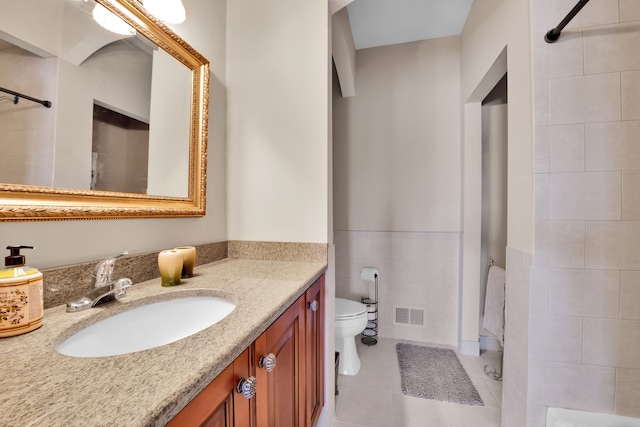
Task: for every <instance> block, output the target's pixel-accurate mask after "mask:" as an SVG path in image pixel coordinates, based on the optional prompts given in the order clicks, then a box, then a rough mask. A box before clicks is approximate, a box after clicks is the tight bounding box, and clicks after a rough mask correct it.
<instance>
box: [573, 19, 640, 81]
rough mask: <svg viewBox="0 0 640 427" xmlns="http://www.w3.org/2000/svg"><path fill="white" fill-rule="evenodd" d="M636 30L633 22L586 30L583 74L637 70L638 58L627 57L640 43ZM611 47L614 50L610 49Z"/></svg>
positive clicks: (636, 26) (638, 66) (638, 33)
mask: <svg viewBox="0 0 640 427" xmlns="http://www.w3.org/2000/svg"><path fill="white" fill-rule="evenodd" d="M638 29H639V28H638V23H637V22H635V23H629V24H616V25H608V26H604V27H594V28H592V29H590V30H588V32H587V33H586V34H585V37H584V72H585V74H597V73H607V72H611V71H627V70H637V69H639V68H640V57H639V56H638V55H629V52H630V51H633V50H634V49H637V46H638V43H640V31H638ZM612 46H615V48H614V49H612ZM581 56H582V55H581Z"/></svg>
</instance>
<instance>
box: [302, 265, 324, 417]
mask: <svg viewBox="0 0 640 427" xmlns="http://www.w3.org/2000/svg"><path fill="white" fill-rule="evenodd" d="M314 301H315V302H316V303H317V305H316V306H315V310H314ZM324 316H325V308H324V275H322V276H320V278H319V279H318V280H316V281H315V283H314V284H313V285H311V287H310V288H309V289H307V292H306V293H305V319H304V324H305V334H304V337H305V351H304V357H303V360H304V363H305V369H304V372H305V398H306V405H305V406H306V409H305V417H306V418H305V423H304V424H303V425H304V426H309V427H310V426H312V425H314V424H315V423H316V421H318V418H319V417H320V412H321V411H322V407H323V406H324V321H325V320H324V319H325V317H324Z"/></svg>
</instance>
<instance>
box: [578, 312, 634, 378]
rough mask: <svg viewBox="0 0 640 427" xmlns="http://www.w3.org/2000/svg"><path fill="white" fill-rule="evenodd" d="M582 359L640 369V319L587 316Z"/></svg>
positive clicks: (593, 362) (600, 363)
mask: <svg viewBox="0 0 640 427" xmlns="http://www.w3.org/2000/svg"><path fill="white" fill-rule="evenodd" d="M582 361H583V363H587V364H592V365H601V366H615V367H619V368H633V369H640V321H638V320H618V319H592V318H588V317H585V318H584V346H583V349H582Z"/></svg>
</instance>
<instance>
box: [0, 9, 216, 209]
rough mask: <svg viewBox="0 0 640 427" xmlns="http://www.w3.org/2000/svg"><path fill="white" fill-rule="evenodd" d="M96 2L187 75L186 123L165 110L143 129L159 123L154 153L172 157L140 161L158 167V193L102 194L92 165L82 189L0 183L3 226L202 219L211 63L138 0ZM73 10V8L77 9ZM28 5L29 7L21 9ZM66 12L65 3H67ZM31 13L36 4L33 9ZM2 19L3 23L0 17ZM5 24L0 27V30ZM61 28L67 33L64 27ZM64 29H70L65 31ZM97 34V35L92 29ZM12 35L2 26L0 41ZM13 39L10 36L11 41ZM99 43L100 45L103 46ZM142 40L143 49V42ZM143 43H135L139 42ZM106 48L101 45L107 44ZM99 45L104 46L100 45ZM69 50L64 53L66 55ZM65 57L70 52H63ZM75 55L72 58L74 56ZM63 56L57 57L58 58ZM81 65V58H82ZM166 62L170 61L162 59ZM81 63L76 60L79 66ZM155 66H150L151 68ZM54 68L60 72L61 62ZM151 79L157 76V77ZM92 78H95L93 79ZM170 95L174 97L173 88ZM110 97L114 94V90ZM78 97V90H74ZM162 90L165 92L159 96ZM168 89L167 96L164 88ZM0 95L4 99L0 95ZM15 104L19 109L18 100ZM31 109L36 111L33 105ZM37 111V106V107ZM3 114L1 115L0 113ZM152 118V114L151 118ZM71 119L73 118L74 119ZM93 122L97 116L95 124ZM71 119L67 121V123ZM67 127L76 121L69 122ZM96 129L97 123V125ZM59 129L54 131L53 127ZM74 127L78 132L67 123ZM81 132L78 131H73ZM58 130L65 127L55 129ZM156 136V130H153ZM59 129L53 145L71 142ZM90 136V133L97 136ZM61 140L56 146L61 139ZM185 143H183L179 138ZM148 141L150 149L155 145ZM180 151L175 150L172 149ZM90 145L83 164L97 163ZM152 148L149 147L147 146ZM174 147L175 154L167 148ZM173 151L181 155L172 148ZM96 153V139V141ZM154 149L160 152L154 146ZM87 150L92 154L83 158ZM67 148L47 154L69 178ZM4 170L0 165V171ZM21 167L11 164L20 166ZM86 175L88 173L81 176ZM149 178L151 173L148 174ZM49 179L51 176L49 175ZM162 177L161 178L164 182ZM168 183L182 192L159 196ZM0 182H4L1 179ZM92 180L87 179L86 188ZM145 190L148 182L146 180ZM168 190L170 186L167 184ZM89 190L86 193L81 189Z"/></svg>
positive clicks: (70, 163) (71, 164)
mask: <svg viewBox="0 0 640 427" xmlns="http://www.w3.org/2000/svg"><path fill="white" fill-rule="evenodd" d="M65 1H69V2H72V1H75V0H65ZM92 1H94V2H95V3H96V4H101V5H102V6H104V7H105V8H106V9H108V10H109V11H111V12H113V13H114V14H115V15H116V16H117V17H119V18H120V19H122V20H123V21H125V22H126V23H128V24H129V25H130V26H131V27H133V28H134V29H135V31H136V32H137V33H139V34H141V35H142V36H144V38H145V42H144V43H147V44H150V45H151V46H152V48H151V49H155V50H156V51H157V52H160V53H161V54H162V55H163V57H166V58H169V60H170V61H172V62H174V65H172V66H173V67H174V68H175V67H176V66H175V64H179V67H180V68H182V67H186V68H185V69H186V72H184V75H185V76H186V77H185V82H186V83H185V84H184V85H183V86H185V87H186V88H187V89H186V90H185V91H184V92H188V91H189V90H188V88H190V93H188V94H185V95H182V94H180V95H179V98H181V100H182V103H181V105H184V110H185V112H184V113H182V114H181V116H182V117H183V118H184V121H185V122H188V123H185V124H179V123H177V122H176V123H175V126H174V123H172V120H173V116H174V115H175V116H176V117H177V116H180V114H179V113H178V112H176V111H175V110H172V107H171V108H166V107H165V108H164V109H165V110H167V111H168V112H169V114H170V116H169V117H166V116H164V117H163V118H161V119H160V120H155V121H154V122H153V123H154V124H152V125H149V124H148V123H147V125H148V129H149V133H151V134H152V133H153V129H154V126H156V124H157V128H156V129H160V130H161V131H160V132H161V133H163V137H164V141H163V142H164V144H165V145H164V146H162V148H161V149H160V150H159V151H162V152H166V153H171V154H170V155H167V156H165V157H167V158H168V159H164V160H158V161H156V158H155V157H153V156H152V155H151V151H150V152H149V157H148V159H145V162H148V163H149V164H150V166H149V167H150V168H151V167H152V166H151V164H154V165H155V166H153V167H155V172H154V173H155V176H156V177H157V179H156V182H155V189H154V190H151V188H154V187H153V186H152V185H151V184H149V187H148V189H149V190H148V191H146V190H142V191H133V192H124V191H121V190H118V189H116V190H110V189H108V188H107V189H106V190H99V189H93V188H99V187H94V185H93V176H94V170H93V169H91V168H92V167H93V166H87V167H86V168H85V170H84V172H83V175H82V184H79V185H77V186H76V185H73V184H71V185H67V184H66V182H72V181H66V182H65V181H64V180H60V182H62V184H60V183H57V184H54V183H53V182H55V180H53V182H52V185H51V186H49V185H48V184H47V185H32V184H25V183H14V182H13V181H12V182H11V183H6V182H1V183H0V221H40V220H70V219H124V218H153V217H193V216H204V215H205V208H206V179H207V174H206V167H207V137H208V102H209V61H208V60H207V59H206V58H205V57H204V56H202V55H201V54H200V53H198V52H197V51H196V50H195V49H193V48H192V47H191V46H190V45H189V44H188V43H187V42H186V41H184V40H183V39H181V38H180V37H179V36H178V35H177V34H175V33H174V32H173V31H172V30H170V29H169V28H168V27H167V26H165V25H164V24H163V23H162V22H160V21H159V20H157V19H156V18H155V17H153V16H152V15H151V14H149V13H148V12H147V11H146V10H145V9H144V7H143V6H142V5H141V4H140V3H139V2H138V1H137V0H92ZM77 4H83V5H84V6H82V7H85V8H86V7H87V6H86V5H85V4H86V0H83V2H77ZM74 6H75V7H77V6H76V5H74ZM25 7H27V6H25ZM65 7H69V6H65ZM31 8H32V9H31V10H33V8H34V7H33V5H32V6H31ZM0 21H1V20H0ZM1 24H2V22H0V25H1ZM60 27H62V28H65V26H64V25H60ZM67 31H69V30H67ZM94 33H95V32H94ZM7 34H10V33H8V32H7V31H5V29H3V28H2V27H1V26H0V36H2V35H5V36H6V35H7ZM9 37H10V38H11V36H9ZM92 37H93V38H92V40H93V41H95V39H96V36H95V35H92ZM101 43H104V42H101ZM144 43H143V44H144ZM86 44H87V43H86V40H84V41H83V43H77V46H86ZM139 44H140V43H139ZM104 45H105V46H106V43H104ZM100 47H102V46H100ZM70 51H71V49H68V50H67V53H68V52H70ZM68 56H70V54H69V55H68ZM76 56H77V55H76ZM61 57H62V55H61ZM82 61H85V59H83V60H82ZM163 61H167V59H163ZM79 62H80V61H79ZM87 62H88V61H87ZM154 66H155V65H154ZM59 68H62V64H61V65H60V67H59ZM155 77H156V76H155V75H154V78H155ZM164 78H165V79H164V80H162V79H159V80H157V81H160V82H162V81H164V82H172V80H170V79H169V80H167V76H166V75H165V76H164ZM96 79H97V77H96ZM173 86H178V85H177V84H176V85H174V84H166V83H165V84H163V85H162V87H163V88H167V87H173ZM172 89H173V90H174V93H173V95H175V87H173V88H172ZM111 91H112V92H113V90H111ZM76 92H78V91H76ZM161 92H162V91H161ZM167 92H170V91H167ZM151 94H152V95H151V101H149V104H151V107H150V108H151V109H153V108H154V107H153V105H154V104H153V102H154V101H153V100H154V95H155V92H153V88H152V89H151ZM0 95H1V94H0ZM162 95H163V94H162V93H161V96H160V98H159V99H163V101H166V96H167V94H164V98H163V96H162ZM52 101H53V108H52V109H51V110H55V108H56V106H57V102H56V101H60V103H62V102H63V100H62V99H52ZM93 101H95V102H93V104H94V105H93V107H94V114H95V108H96V107H95V105H100V107H102V106H104V105H102V104H100V103H99V102H98V100H96V99H93ZM15 104H18V102H17V98H16V101H15ZM33 108H35V107H33ZM40 108H42V107H40ZM57 113H58V114H57V116H61V115H62V114H61V113H60V111H58V112H57ZM0 114H2V110H0ZM152 114H153V113H152ZM72 120H74V118H72ZM94 120H95V119H94ZM68 122H69V121H68ZM71 123H74V122H73V121H71ZM93 126H94V128H93V129H94V132H95V126H96V125H95V121H94V125H93ZM53 127H56V126H53ZM71 127H75V125H74V126H71ZM78 127H79V126H78ZM180 127H182V128H183V129H184V134H178V135H183V136H184V137H183V136H178V137H176V136H175V135H171V133H172V130H173V128H180ZM57 128H60V129H63V128H62V127H61V126H60V125H57ZM89 132H91V125H89ZM156 133H158V131H157V130H156ZM60 135H61V134H60V132H58V131H57V132H56V136H55V137H52V138H51V139H55V140H56V145H63V144H64V143H67V144H68V143H69V141H70V140H71V139H73V138H67V137H66V136H65V137H64V138H61V136H60ZM94 138H95V136H94ZM58 139H59V140H60V141H58ZM183 139H186V140H187V141H182V140H183ZM152 142H154V141H150V142H149V145H152ZM82 144H85V145H86V141H82ZM176 147H180V148H176ZM56 150H57V148H56ZM90 150H91V144H90V143H89V148H87V149H86V150H85V153H84V154H83V156H82V162H83V167H84V162H85V160H86V162H88V163H92V161H93V163H95V158H93V159H92V158H91V155H92V154H93V155H94V156H95V153H91V152H90ZM150 150H151V149H150ZM172 150H174V151H172ZM175 150H178V151H175ZM94 151H95V141H94ZM156 151H158V149H156ZM87 152H88V153H89V154H88V155H87ZM68 153H69V149H67V150H61V151H60V152H58V151H56V153H55V155H52V157H55V158H56V160H55V161H56V162H60V161H62V162H63V164H64V161H66V165H65V167H63V168H60V169H61V171H60V172H59V173H58V171H57V170H56V173H57V174H58V175H60V176H64V174H65V173H66V174H68V175H69V174H70V173H71V172H73V171H74V169H76V167H75V164H74V161H77V160H75V159H74V158H73V156H71V155H68ZM176 153H177V155H178V157H182V159H181V161H182V164H183V168H182V169H183V172H181V173H180V174H181V176H180V177H178V178H174V177H173V176H172V174H173V173H174V169H178V168H177V167H174V166H175V165H174V164H173V163H172V162H176V163H177V161H175V158H176V155H175V154H176ZM0 167H1V166H0ZM19 167H21V166H16V168H19ZM86 170H89V171H90V172H86ZM149 174H150V175H151V171H150V172H149ZM52 175H54V174H53V173H52ZM163 180H164V181H163ZM170 180H177V181H180V183H181V189H179V190H177V191H175V192H173V191H170V190H169V191H167V192H166V193H165V192H164V190H161V191H158V190H157V189H158V188H164V187H165V186H166V185H165V184H164V183H165V182H170ZM0 181H1V179H0ZM89 181H91V182H92V184H91V185H89ZM145 185H146V182H145ZM169 186H170V185H169ZM85 187H86V188H85Z"/></svg>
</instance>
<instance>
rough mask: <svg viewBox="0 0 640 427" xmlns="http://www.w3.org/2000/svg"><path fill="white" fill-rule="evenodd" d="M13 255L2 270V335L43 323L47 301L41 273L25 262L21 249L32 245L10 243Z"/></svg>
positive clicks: (6, 335)
mask: <svg viewBox="0 0 640 427" xmlns="http://www.w3.org/2000/svg"><path fill="white" fill-rule="evenodd" d="M7 249H9V251H10V255H9V256H7V257H5V258H4V265H5V267H4V268H3V269H1V270H0V338H1V337H11V336H14V335H20V334H24V333H26V332H30V331H33V330H34V329H37V328H39V327H40V326H42V316H43V315H44V301H43V297H42V273H41V272H39V271H38V270H36V269H35V268H32V267H28V266H26V265H25V257H24V255H21V254H20V250H21V249H33V246H22V245H20V246H7Z"/></svg>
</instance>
